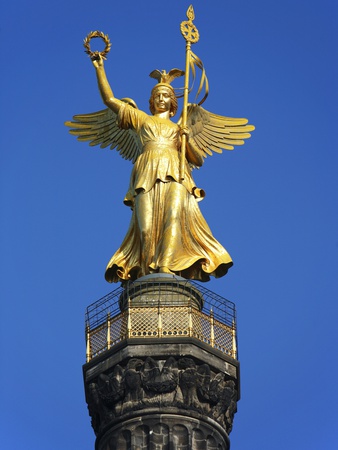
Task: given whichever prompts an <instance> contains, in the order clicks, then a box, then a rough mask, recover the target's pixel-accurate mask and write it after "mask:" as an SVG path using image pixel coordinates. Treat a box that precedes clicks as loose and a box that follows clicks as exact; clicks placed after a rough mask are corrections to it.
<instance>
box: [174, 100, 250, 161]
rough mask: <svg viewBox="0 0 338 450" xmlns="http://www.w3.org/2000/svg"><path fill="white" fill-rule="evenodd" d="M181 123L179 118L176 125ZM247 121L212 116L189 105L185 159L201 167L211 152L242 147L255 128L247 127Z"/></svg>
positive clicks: (199, 108)
mask: <svg viewBox="0 0 338 450" xmlns="http://www.w3.org/2000/svg"><path fill="white" fill-rule="evenodd" d="M181 122H182V117H181V118H180V120H179V122H178V124H179V125H180V123H181ZM247 123H248V120H247V119H235V118H232V117H224V116H219V115H217V114H213V113H211V112H209V111H207V110H205V109H204V108H202V107H201V106H199V105H196V104H193V103H191V104H189V105H188V111H187V127H188V128H189V131H190V133H189V141H188V143H187V157H188V159H190V161H189V162H191V163H192V164H193V165H196V166H201V165H202V164H203V161H204V158H206V157H207V155H210V156H211V155H212V154H213V152H216V153H222V151H223V149H225V150H233V149H234V145H243V144H244V139H248V138H249V137H250V136H251V134H250V133H249V132H250V131H253V130H254V129H255V127H254V126H253V125H247Z"/></svg>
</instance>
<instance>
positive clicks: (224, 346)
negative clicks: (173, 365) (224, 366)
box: [86, 281, 237, 362]
mask: <svg viewBox="0 0 338 450" xmlns="http://www.w3.org/2000/svg"><path fill="white" fill-rule="evenodd" d="M135 286H136V287H137V284H136V283H129V285H128V286H127V287H126V288H119V289H116V290H115V291H113V292H111V293H110V294H108V295H106V296H105V297H103V298H101V299H100V300H98V301H96V302H95V303H93V304H91V305H90V306H88V308H87V312H86V342H87V347H86V348H87V350H86V360H87V362H89V361H90V360H91V359H92V358H95V357H96V356H98V355H100V354H102V353H103V352H105V351H107V350H109V349H111V348H112V347H113V346H115V345H117V344H118V343H120V342H122V341H124V340H126V339H133V338H138V339H149V338H158V339H166V338H185V337H193V338H196V339H197V340H199V341H201V342H204V343H205V344H207V345H210V346H211V347H213V348H216V349H218V350H220V351H221V352H223V353H225V354H227V355H228V356H230V357H232V358H234V359H236V358H237V337H236V310H235V305H234V303H232V302H230V301H229V300H226V299H224V298H222V297H220V296H218V295H217V294H215V293H213V292H211V291H209V290H208V289H206V288H205V287H204V286H201V285H200V284H198V283H195V282H192V281H189V282H188V281H187V282H184V283H182V282H181V281H180V282H179V284H177V286H179V287H180V288H182V286H183V288H184V290H185V292H186V291H188V293H189V292H190V289H192V290H191V292H192V293H193V294H194V295H195V296H196V291H197V292H198V294H199V295H200V298H202V299H203V302H202V303H203V307H202V308H201V309H202V310H199V309H198V308H197V307H196V302H194V301H188V302H185V303H179V302H178V300H177V296H174V295H173V298H170V295H171V293H170V292H171V291H170V290H169V291H168V289H167V290H166V291H165V295H163V285H162V284H161V283H156V282H155V283H154V282H151V283H149V282H147V283H144V282H143V283H142V296H143V297H142V298H146V299H148V297H150V295H149V296H147V288H148V289H149V292H151V293H152V297H151V298H152V299H153V297H154V291H155V292H156V290H157V289H158V295H157V296H156V298H157V301H156V302H155V303H154V301H152V302H149V304H147V305H146V306H145V305H141V306H140V305H134V304H133V300H132V297H133V296H134V298H138V297H137V295H135ZM177 286H176V287H177ZM138 295H139V296H140V295H141V294H138ZM123 298H126V299H127V305H126V307H125V309H124V310H123V311H122V312H121V310H120V308H119V306H118V305H119V303H120V304H121V299H123ZM163 298H165V300H163Z"/></svg>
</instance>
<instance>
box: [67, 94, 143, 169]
mask: <svg viewBox="0 0 338 450" xmlns="http://www.w3.org/2000/svg"><path fill="white" fill-rule="evenodd" d="M121 100H122V101H124V102H125V103H128V104H129V105H131V106H133V107H134V108H136V109H137V106H136V103H135V102H134V101H133V100H131V99H127V98H123V99H121ZM116 119H117V114H116V113H114V112H113V111H112V110H111V109H109V108H107V109H103V110H102V111H97V112H94V113H89V114H78V115H76V116H74V117H73V120H74V122H72V121H68V122H65V125H66V126H67V127H71V128H72V129H71V130H69V132H70V134H73V135H74V136H77V139H78V141H81V142H85V141H90V142H89V145H91V146H94V145H100V147H101V148H106V147H109V146H110V149H111V150H113V149H114V148H116V150H117V151H118V152H119V153H120V155H121V156H122V157H123V158H124V159H129V160H130V161H132V162H133V163H134V162H135V161H136V159H137V157H138V156H139V155H140V154H141V153H142V145H141V141H140V138H139V137H138V135H137V133H135V131H133V130H131V129H127V130H126V129H122V128H119V126H118V125H117V121H116Z"/></svg>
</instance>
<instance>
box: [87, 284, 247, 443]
mask: <svg viewBox="0 0 338 450" xmlns="http://www.w3.org/2000/svg"><path fill="white" fill-rule="evenodd" d="M144 278H145V279H144V280H142V279H141V280H140V281H139V283H137V284H135V285H133V288H132V289H127V290H126V291H124V292H123V293H122V295H121V296H120V308H121V311H122V313H123V312H124V314H125V315H124V316H123V317H124V320H127V319H126V318H127V317H128V321H129V325H128V326H129V328H128V332H129V334H126V335H124V336H122V339H121V341H120V342H119V343H117V344H116V345H113V346H111V347H110V348H109V349H108V350H106V351H104V352H102V353H101V354H100V355H98V356H96V357H95V358H93V359H92V360H91V361H89V362H88V363H87V364H85V365H84V366H83V373H84V383H85V392H86V401H87V404H88V409H89V414H90V416H91V418H92V426H93V429H94V431H95V433H96V436H97V439H96V445H95V449H96V450H139V449H140V450H216V449H222V450H227V449H229V448H230V444H229V438H228V435H229V433H230V431H231V429H232V422H233V417H234V414H235V412H236V405H237V400H238V399H239V363H238V361H237V360H236V359H234V358H232V357H230V356H229V355H227V354H226V353H225V352H224V351H220V350H218V349H217V346H216V347H215V346H212V345H210V340H207V341H208V342H203V339H202V338H201V336H203V328H204V327H205V324H204V322H203V320H202V319H200V318H199V317H200V316H198V314H199V312H200V311H201V309H202V307H203V297H202V295H201V294H200V293H199V292H198V290H197V289H196V288H195V287H193V286H191V288H190V287H189V286H188V285H187V282H186V281H185V280H184V281H182V283H181V282H180V280H179V282H177V280H175V282H174V283H172V282H171V280H170V279H168V278H167V277H158V278H157V279H156V282H153V278H151V277H150V278H149V277H144ZM176 278H177V277H176ZM187 286H188V287H187ZM173 304H174V305H176V306H174V307H173ZM154 305H155V307H156V305H159V311H161V308H162V309H163V311H164V312H163V323H162V319H160V324H161V326H163V330H162V333H163V334H162V335H159V334H158V329H159V327H154V324H153V318H152V315H151V314H150V312H149V313H147V311H150V308H154ZM187 306H189V308H190V309H189V308H187ZM128 308H129V309H130V310H131V311H132V313H135V311H136V317H137V318H138V319H137V320H140V319H139V318H140V317H141V319H142V320H144V321H145V324H146V325H145V329H147V320H148V321H149V323H148V325H149V333H153V334H150V335H149V334H146V335H145V336H146V337H140V335H138V334H137V333H139V331H137V332H135V333H134V332H133V326H134V325H133V322H132V319H131V318H130V315H131V313H129V312H128ZM132 308H136V310H135V309H132ZM172 308H174V309H172ZM191 308H192V314H191V313H189V312H188V311H189V310H190V311H191ZM180 311H181V312H182V314H181V313H180ZM195 312H196V314H195ZM127 313H128V314H129V316H128V315H127ZM160 314H161V312H159V315H160ZM176 314H178V315H176ZM171 315H173V317H174V318H175V317H179V322H180V323H182V324H183V325H180V326H179V327H175V326H172V327H170V326H168V325H166V324H167V322H168V320H170V317H171ZM184 315H187V317H186V318H185V317H184ZM181 316H182V317H181ZM185 319H186V320H187V324H188V326H187V328H185V325H184V321H185ZM175 320H177V319H175ZM185 329H186V330H188V332H187V333H186V334H185V331H184V330H185ZM196 329H197V331H196ZM137 330H139V328H137ZM152 330H157V331H152ZM182 330H183V331H182ZM160 332H161V331H160ZM164 333H165V334H164ZM175 333H176V334H175ZM201 333H202V334H201ZM141 336H142V333H141Z"/></svg>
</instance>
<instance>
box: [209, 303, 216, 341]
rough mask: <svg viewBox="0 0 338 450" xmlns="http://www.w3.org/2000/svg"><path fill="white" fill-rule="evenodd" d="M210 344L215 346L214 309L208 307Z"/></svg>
mask: <svg viewBox="0 0 338 450" xmlns="http://www.w3.org/2000/svg"><path fill="white" fill-rule="evenodd" d="M210 345H211V347H214V346H215V332H214V311H213V310H212V308H211V309H210Z"/></svg>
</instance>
